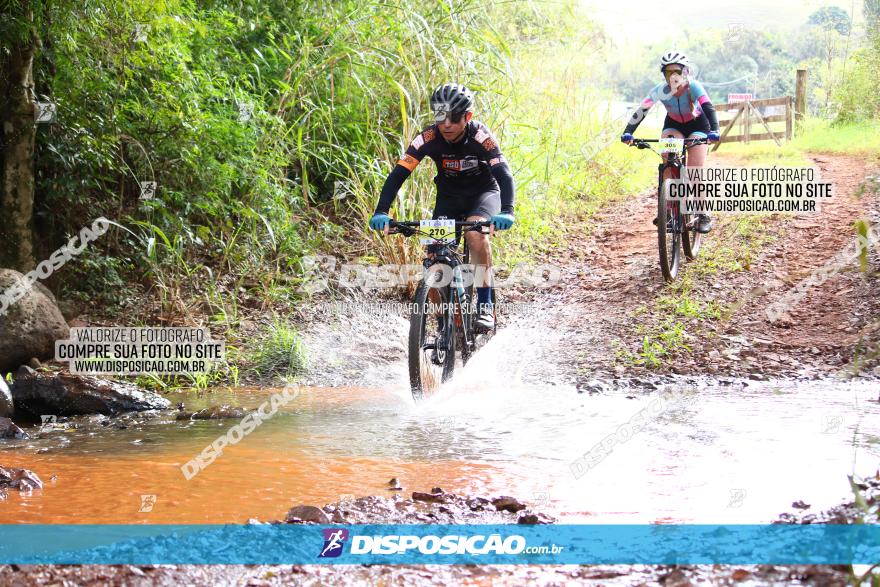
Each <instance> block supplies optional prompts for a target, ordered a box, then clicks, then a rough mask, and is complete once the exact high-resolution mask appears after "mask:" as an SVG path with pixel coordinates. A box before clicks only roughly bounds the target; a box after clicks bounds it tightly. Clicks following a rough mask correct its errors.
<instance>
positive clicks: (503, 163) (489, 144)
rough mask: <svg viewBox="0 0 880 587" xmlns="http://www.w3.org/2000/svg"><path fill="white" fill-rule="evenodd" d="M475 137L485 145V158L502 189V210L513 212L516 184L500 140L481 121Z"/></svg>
mask: <svg viewBox="0 0 880 587" xmlns="http://www.w3.org/2000/svg"><path fill="white" fill-rule="evenodd" d="M474 139H475V140H476V141H477V142H478V143H480V145H481V146H482V147H483V153H482V156H483V159H484V160H485V161H486V162H488V163H489V171H491V172H492V177H494V178H495V181H496V182H498V188H499V190H501V212H502V213H507V214H513V202H514V200H515V199H516V186H515V185H514V183H513V173H512V172H511V171H510V166H509V165H508V164H507V160H506V159H505V158H504V155H502V154H501V147H499V146H498V141H496V140H495V137H494V136H492V133H491V132H489V129H488V128H486V127H485V126H484V125H483V124H482V123H479V126H478V127H477V132H476V133H475V134H474Z"/></svg>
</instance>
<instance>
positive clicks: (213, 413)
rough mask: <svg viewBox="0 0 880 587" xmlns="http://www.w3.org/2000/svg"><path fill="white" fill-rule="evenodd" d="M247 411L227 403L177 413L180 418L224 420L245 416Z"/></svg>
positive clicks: (177, 417)
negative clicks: (196, 410) (195, 410)
mask: <svg viewBox="0 0 880 587" xmlns="http://www.w3.org/2000/svg"><path fill="white" fill-rule="evenodd" d="M246 414H247V411H246V410H244V409H242V408H238V407H233V406H229V405H226V404H223V405H220V406H211V407H209V408H205V409H203V410H199V411H198V412H180V413H178V414H177V416H176V419H178V420H224V419H226V418H235V419H241V418H244V417H245V415H246Z"/></svg>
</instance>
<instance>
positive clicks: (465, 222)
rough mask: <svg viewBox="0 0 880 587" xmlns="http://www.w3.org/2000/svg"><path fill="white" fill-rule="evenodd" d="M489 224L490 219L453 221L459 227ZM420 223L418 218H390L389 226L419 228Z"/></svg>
mask: <svg viewBox="0 0 880 587" xmlns="http://www.w3.org/2000/svg"><path fill="white" fill-rule="evenodd" d="M490 224H492V221H491V220H476V221H474V220H456V221H455V226H456V227H459V226H470V227H477V226H489V225H490ZM421 225H422V223H421V221H420V220H416V221H408V220H407V221H400V222H398V221H396V220H392V221H391V222H390V223H389V226H391V228H395V227H397V226H407V227H410V228H419V227H420V226H421Z"/></svg>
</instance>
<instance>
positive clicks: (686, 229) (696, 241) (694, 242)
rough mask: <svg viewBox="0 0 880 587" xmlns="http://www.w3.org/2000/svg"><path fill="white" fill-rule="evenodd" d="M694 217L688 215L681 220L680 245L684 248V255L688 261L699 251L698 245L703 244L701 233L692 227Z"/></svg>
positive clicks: (694, 220)
mask: <svg viewBox="0 0 880 587" xmlns="http://www.w3.org/2000/svg"><path fill="white" fill-rule="evenodd" d="M694 222H696V217H695V216H693V215H688V216H685V217H684V218H683V221H682V235H681V247H682V249H684V256H685V258H686V259H687V260H688V261H692V260H694V259H695V258H696V257H697V255H698V254H699V253H700V246H701V245H702V244H703V235H702V234H701V233H699V232H697V231H696V230H694V229H693V223H694Z"/></svg>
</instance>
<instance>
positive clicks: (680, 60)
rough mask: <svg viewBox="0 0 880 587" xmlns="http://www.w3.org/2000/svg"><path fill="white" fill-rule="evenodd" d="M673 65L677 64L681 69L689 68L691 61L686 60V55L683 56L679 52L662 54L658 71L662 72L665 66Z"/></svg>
mask: <svg viewBox="0 0 880 587" xmlns="http://www.w3.org/2000/svg"><path fill="white" fill-rule="evenodd" d="M673 63H677V64H678V65H681V66H682V67H690V66H691V61H690V59H688V58H687V55H685V54H684V53H682V52H681V51H670V52H669V53H664V54H663V57H661V58H660V71H661V72H662V71H663V70H664V69H666V66H667V65H671V64H673Z"/></svg>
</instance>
